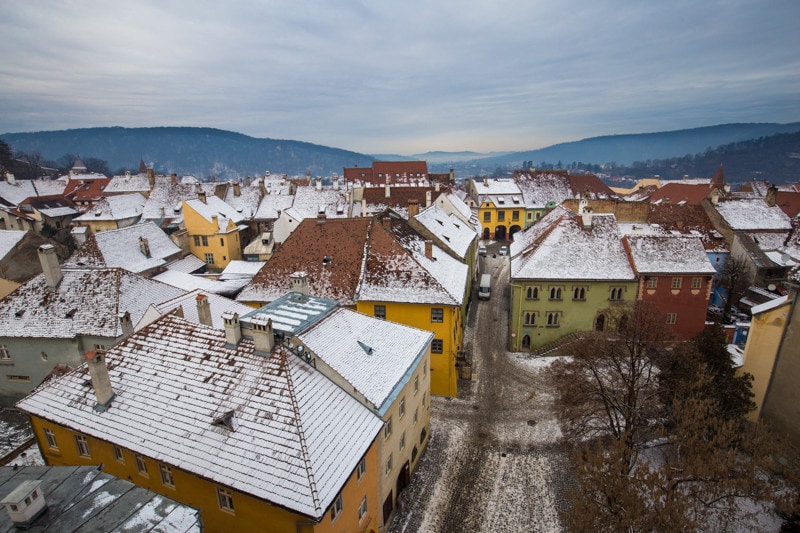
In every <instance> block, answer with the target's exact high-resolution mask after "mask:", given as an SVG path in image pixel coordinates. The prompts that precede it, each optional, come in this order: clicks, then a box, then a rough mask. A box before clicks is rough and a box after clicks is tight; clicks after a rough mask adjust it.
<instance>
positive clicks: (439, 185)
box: [433, 168, 453, 192]
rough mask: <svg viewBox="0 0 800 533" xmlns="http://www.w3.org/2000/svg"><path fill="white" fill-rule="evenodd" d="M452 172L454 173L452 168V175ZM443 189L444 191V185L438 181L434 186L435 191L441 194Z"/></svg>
mask: <svg viewBox="0 0 800 533" xmlns="http://www.w3.org/2000/svg"><path fill="white" fill-rule="evenodd" d="M452 172H453V169H452V168H451V169H450V173H451V174H452ZM441 189H442V185H441V183H439V182H438V181H437V182H436V183H434V184H433V190H434V191H436V192H439V191H440V190H441Z"/></svg>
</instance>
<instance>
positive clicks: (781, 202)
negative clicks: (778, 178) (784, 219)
mask: <svg viewBox="0 0 800 533" xmlns="http://www.w3.org/2000/svg"><path fill="white" fill-rule="evenodd" d="M775 205H777V206H778V207H780V208H781V210H782V211H783V212H784V213H786V214H787V215H788V216H789V217H790V218H794V217H796V216H797V215H798V214H800V192H789V191H778V195H777V198H776V202H775Z"/></svg>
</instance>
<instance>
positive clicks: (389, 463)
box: [384, 454, 392, 474]
mask: <svg viewBox="0 0 800 533" xmlns="http://www.w3.org/2000/svg"><path fill="white" fill-rule="evenodd" d="M391 471H392V454H389V458H388V459H386V468H385V471H384V473H385V474H388V473H389V472H391Z"/></svg>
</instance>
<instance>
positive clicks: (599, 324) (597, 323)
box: [594, 315, 606, 331]
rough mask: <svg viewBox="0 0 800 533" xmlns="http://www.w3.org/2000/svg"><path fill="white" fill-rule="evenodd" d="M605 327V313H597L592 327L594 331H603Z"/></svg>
mask: <svg viewBox="0 0 800 533" xmlns="http://www.w3.org/2000/svg"><path fill="white" fill-rule="evenodd" d="M605 327H606V316H605V315H597V318H595V320H594V329H595V331H603V330H604V329H605Z"/></svg>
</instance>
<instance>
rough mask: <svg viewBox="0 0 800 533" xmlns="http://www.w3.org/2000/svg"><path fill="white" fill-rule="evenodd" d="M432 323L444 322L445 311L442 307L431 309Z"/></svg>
mask: <svg viewBox="0 0 800 533" xmlns="http://www.w3.org/2000/svg"><path fill="white" fill-rule="evenodd" d="M431 322H444V309H443V308H441V307H433V308H431Z"/></svg>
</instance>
